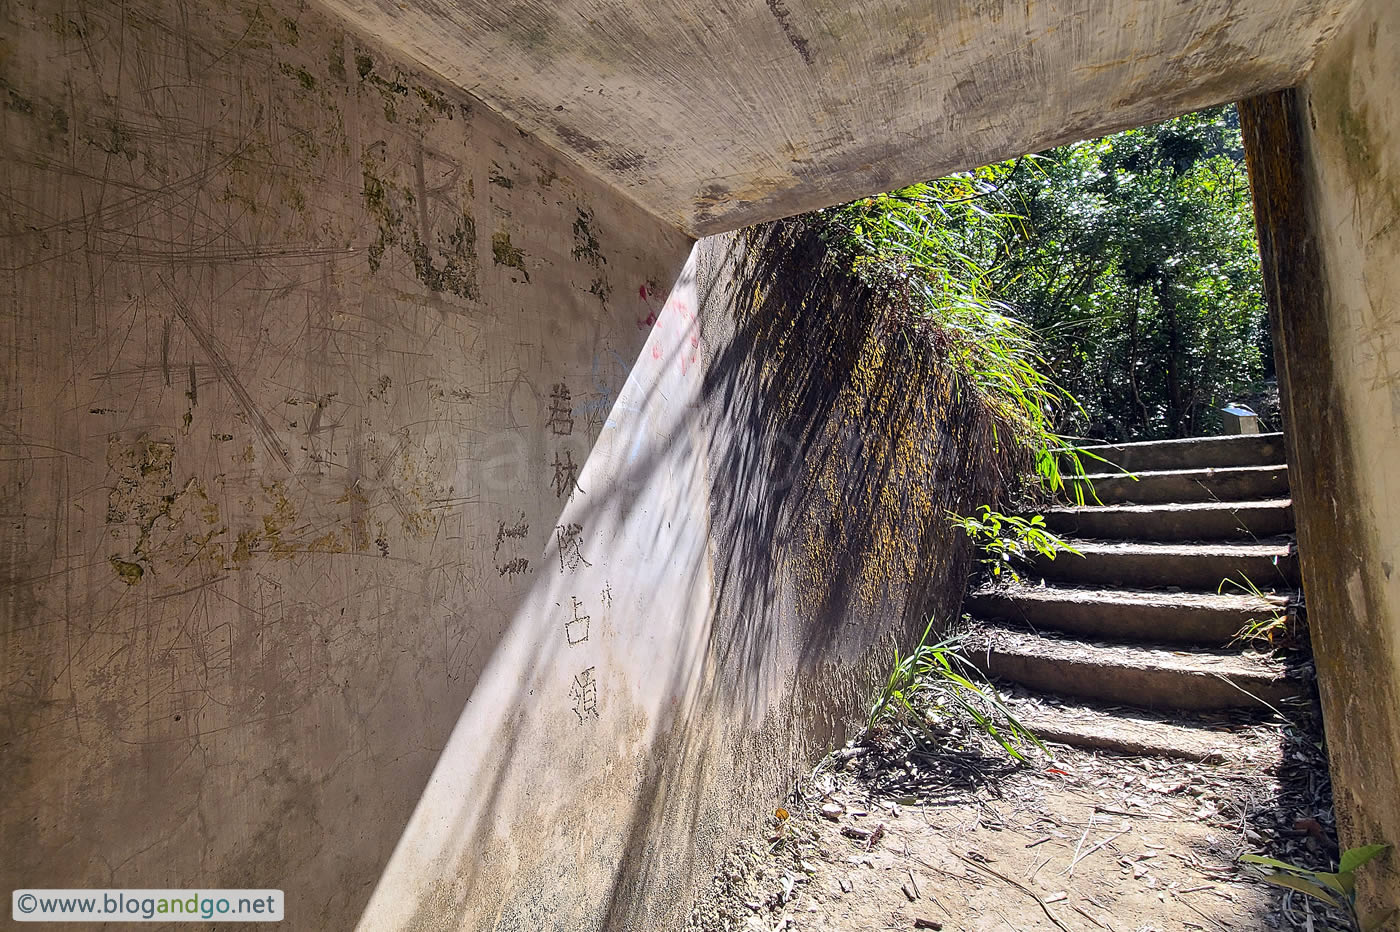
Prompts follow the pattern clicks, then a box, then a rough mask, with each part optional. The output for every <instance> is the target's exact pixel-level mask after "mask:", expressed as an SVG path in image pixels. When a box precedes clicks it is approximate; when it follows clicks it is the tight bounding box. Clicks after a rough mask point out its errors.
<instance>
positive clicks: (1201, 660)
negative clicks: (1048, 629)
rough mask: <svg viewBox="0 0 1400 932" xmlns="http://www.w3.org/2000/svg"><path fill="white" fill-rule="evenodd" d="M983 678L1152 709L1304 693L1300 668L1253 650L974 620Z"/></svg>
mask: <svg viewBox="0 0 1400 932" xmlns="http://www.w3.org/2000/svg"><path fill="white" fill-rule="evenodd" d="M964 650H965V654H966V656H967V658H968V659H969V660H970V661H971V662H972V663H973V664H974V665H975V666H977V667H978V668H979V669H980V670H981V671H982V673H983V674H984V675H986V676H988V677H992V678H994V679H999V680H1005V681H1009V682H1012V683H1017V684H1020V685H1021V686H1024V687H1025V688H1027V689H1031V690H1035V691H1037V692H1043V693H1054V694H1057V695H1061V696H1075V697H1078V698H1082V699H1090V700H1095V701H1098V702H1107V703H1115V704H1121V705H1136V706H1142V707H1146V708H1153V709H1186V710H1193V711H1196V710H1214V709H1230V708H1269V707H1276V706H1278V705H1279V704H1280V703H1283V702H1285V701H1287V700H1289V699H1293V698H1295V697H1303V696H1306V695H1307V693H1308V685H1307V684H1308V680H1307V672H1306V671H1305V670H1302V669H1299V668H1292V669H1290V668H1289V667H1287V666H1285V665H1284V664H1283V663H1281V662H1280V661H1278V660H1276V659H1274V658H1272V657H1267V656H1264V655H1261V654H1254V653H1240V652H1229V651H1210V650H1169V649H1166V648H1155V647H1144V646H1141V645H1131V646H1129V645H1123V644H1104V643H1097V642H1090V641H1081V640H1076V639H1073V638H1061V637H1049V636H1046V635H1041V634H1034V633H1031V632H1030V631H1026V630H1024V629H1020V628H1018V627H1014V626H1011V625H982V626H980V627H979V628H977V629H976V630H975V631H974V632H973V633H972V634H971V635H970V636H969V639H968V641H967V643H966V645H965V648H964Z"/></svg>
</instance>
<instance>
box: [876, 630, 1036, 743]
mask: <svg viewBox="0 0 1400 932" xmlns="http://www.w3.org/2000/svg"><path fill="white" fill-rule="evenodd" d="M932 634H933V621H932V620H930V621H929V623H928V626H927V627H925V628H924V633H923V636H922V637H920V638H919V643H918V644H917V645H916V646H915V647H914V649H913V650H912V651H910V652H909V653H907V654H901V653H900V651H899V649H898V648H896V649H895V652H894V665H893V666H892V667H891V669H890V673H889V676H887V677H886V678H885V681H884V682H883V683H882V684H881V685H880V686H879V688H878V689H877V690H876V692H875V700H874V702H873V703H872V704H871V708H870V717H869V720H868V722H867V727H868V728H871V729H873V728H876V727H877V726H879V725H881V724H882V723H885V722H888V721H893V722H896V723H899V724H907V723H908V722H911V721H912V722H914V723H915V724H917V725H918V726H919V728H920V729H921V730H922V731H923V732H924V733H925V735H926V736H928V737H929V738H930V739H933V738H934V735H933V734H932V732H931V731H930V729H929V725H928V720H927V718H926V717H925V715H924V713H923V712H922V711H921V710H920V709H919V708H918V706H917V705H916V703H915V700H916V698H918V699H920V701H921V702H925V700H924V698H923V697H925V696H927V697H928V698H927V701H926V702H925V704H927V702H932V703H933V704H935V705H942V704H945V702H944V700H946V701H947V702H950V703H952V705H953V706H954V707H955V708H957V709H959V710H960V711H962V712H963V713H965V714H966V715H967V716H968V717H969V718H971V719H972V721H973V722H974V723H976V725H977V727H978V728H980V729H981V730H982V731H984V732H985V733H986V734H988V735H990V736H991V737H992V738H993V739H995V740H996V742H997V743H998V744H1000V745H1001V747H1002V748H1003V749H1004V750H1005V751H1006V753H1007V754H1009V755H1011V756H1012V757H1014V758H1015V759H1016V760H1020V761H1024V760H1025V759H1026V758H1025V755H1024V754H1023V753H1022V746H1023V745H1025V744H1031V745H1034V746H1035V747H1036V748H1039V749H1040V750H1041V751H1044V750H1045V746H1044V745H1043V744H1041V743H1040V739H1038V738H1037V737H1036V736H1035V735H1034V734H1032V733H1031V732H1030V730H1029V729H1027V728H1026V727H1025V726H1024V725H1022V724H1021V723H1020V722H1019V721H1017V720H1016V717H1015V716H1013V715H1012V714H1011V711H1010V709H1008V708H1007V706H1006V704H1005V703H1004V702H1002V700H1001V697H1000V696H998V695H997V694H996V690H995V689H993V688H991V687H990V685H988V686H986V688H984V687H983V686H981V685H978V683H977V682H975V679H979V678H980V674H978V673H977V670H976V668H975V667H973V665H972V664H971V663H970V662H969V661H968V660H967V658H965V657H964V656H963V655H962V653H961V648H962V645H963V642H964V641H965V639H966V635H962V634H959V635H953V636H950V637H947V638H944V639H943V640H941V641H937V642H936V643H929V639H930V637H931V636H932Z"/></svg>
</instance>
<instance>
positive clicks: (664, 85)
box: [322, 0, 1357, 235]
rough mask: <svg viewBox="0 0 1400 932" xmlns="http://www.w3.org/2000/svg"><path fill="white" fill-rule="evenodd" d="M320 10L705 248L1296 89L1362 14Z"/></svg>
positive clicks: (1293, 10) (942, 3) (1264, 9)
mask: <svg viewBox="0 0 1400 932" xmlns="http://www.w3.org/2000/svg"><path fill="white" fill-rule="evenodd" d="M322 2H323V3H324V4H325V6H326V8H328V9H330V10H332V11H334V12H335V13H337V14H339V15H343V16H344V17H345V19H346V21H347V22H349V23H351V24H353V25H354V26H356V27H358V28H359V29H360V30H362V31H363V32H365V33H367V34H371V35H375V36H378V37H380V38H381V39H382V40H383V41H384V42H386V43H388V44H389V45H391V46H393V47H394V48H397V49H400V50H402V51H403V52H404V54H406V55H408V56H410V57H411V58H412V59H413V60H414V61H417V62H419V63H421V64H422V65H424V66H425V67H427V68H430V69H432V70H434V71H436V72H437V73H438V74H441V75H442V76H443V77H444V78H445V79H446V80H447V81H449V82H451V83H453V84H456V85H457V86H459V87H463V88H467V89H469V90H470V91H471V92H472V93H473V94H475V95H476V96H478V97H479V98H480V99H481V100H483V101H484V102H486V104H487V105H488V106H490V107H492V108H493V109H495V110H497V111H498V112H499V113H501V114H503V115H505V116H506V117H507V118H508V119H510V120H511V121H512V122H514V123H516V124H517V125H519V126H520V127H521V128H522V129H524V130H526V131H527V132H529V133H531V134H533V135H535V136H536V137H538V138H539V139H540V140H542V141H543V142H544V143H545V144H547V145H549V146H551V147H553V148H555V149H557V150H558V151H560V152H561V153H564V154H565V155H566V156H567V157H568V158H569V159H571V160H573V161H574V162H576V163H577V164H578V165H580V166H582V167H583V168H584V169H585V170H587V171H588V172H590V173H592V174H594V175H595V176H596V177H598V178H600V179H603V180H604V181H606V182H607V183H608V184H609V185H611V186H613V187H614V188H616V189H617V190H618V191H619V192H622V193H623V194H624V195H625V196H627V197H629V198H631V199H633V200H635V201H636V202H637V203H638V204H641V205H642V206H644V207H645V208H646V209H647V210H649V211H651V212H652V213H654V214H655V215H657V216H658V217H661V218H662V219H663V220H665V221H666V222H668V223H670V224H673V225H675V226H678V227H680V228H682V229H685V230H688V231H690V232H692V233H694V234H697V235H699V234H707V233H715V232H721V231H726V230H734V229H737V228H739V227H742V226H745V225H747V224H751V223H756V222H758V221H761V220H771V219H773V218H776V217H784V216H789V215H792V214H796V213H799V212H802V211H804V210H810V209H813V208H817V207H825V206H827V205H829V204H832V203H838V202H841V201H846V200H851V199H852V198H855V197H860V196H864V195H867V194H870V193H873V192H876V191H887V190H890V189H892V188H895V187H899V186H901V185H905V184H909V183H912V182H915V181H924V180H927V179H929V178H936V177H940V176H941V175H944V174H947V173H948V172H950V171H953V170H958V169H967V168H973V167H975V166H977V165H982V164H986V163H987V162H991V161H994V160H996V159H1002V158H1011V157H1013V156H1017V155H1020V154H1022V153H1024V152H1033V151H1039V150H1041V149H1045V148H1049V147H1050V146H1052V145H1056V144H1058V143H1062V142H1071V141H1076V140H1079V139H1086V138H1089V137H1093V136H1099V135H1103V134H1105V133H1109V132H1113V131H1116V130H1119V129H1125V128H1128V127H1131V126H1138V125H1141V124H1144V123H1150V122H1154V121H1156V120H1160V119H1164V118H1166V117H1168V116H1173V115H1175V114H1177V113H1181V112H1184V111H1187V110H1192V109H1196V108H1199V107H1203V106H1207V105H1212V104H1217V103H1220V102H1223V101H1229V100H1235V99H1238V98H1241V97H1246V96H1249V95H1251V94H1257V93H1261V92H1263V91H1267V90H1274V89H1276V88H1280V87H1287V86H1289V85H1292V84H1295V83H1296V82H1297V81H1298V80H1300V79H1301V78H1302V77H1303V76H1304V75H1305V74H1306V73H1307V70H1308V68H1309V67H1310V66H1311V64H1312V62H1313V60H1314V59H1315V57H1316V55H1317V53H1318V51H1319V49H1320V48H1321V47H1322V46H1323V45H1325V43H1326V42H1327V40H1328V39H1329V38H1330V37H1331V36H1332V35H1333V34H1334V33H1335V31H1336V30H1337V28H1338V27H1339V26H1340V25H1341V24H1342V22H1343V20H1344V17H1345V15H1346V13H1347V12H1348V11H1349V10H1351V9H1353V8H1355V7H1356V5H1357V0H1199V2H1190V3H1182V2H1178V0H1053V2H1048V0H1038V2H1028V0H976V2H969V0H931V2H923V3H904V2H897V0H859V2H849V0H725V2H723V3H721V4H696V3H691V2H688V0H646V2H643V0H626V2H612V3H600V2H597V0H548V2H542V0H516V2H510V3H500V2H495V0H464V2H457V3H451V4H446V3H440V2H436V0H322Z"/></svg>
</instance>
